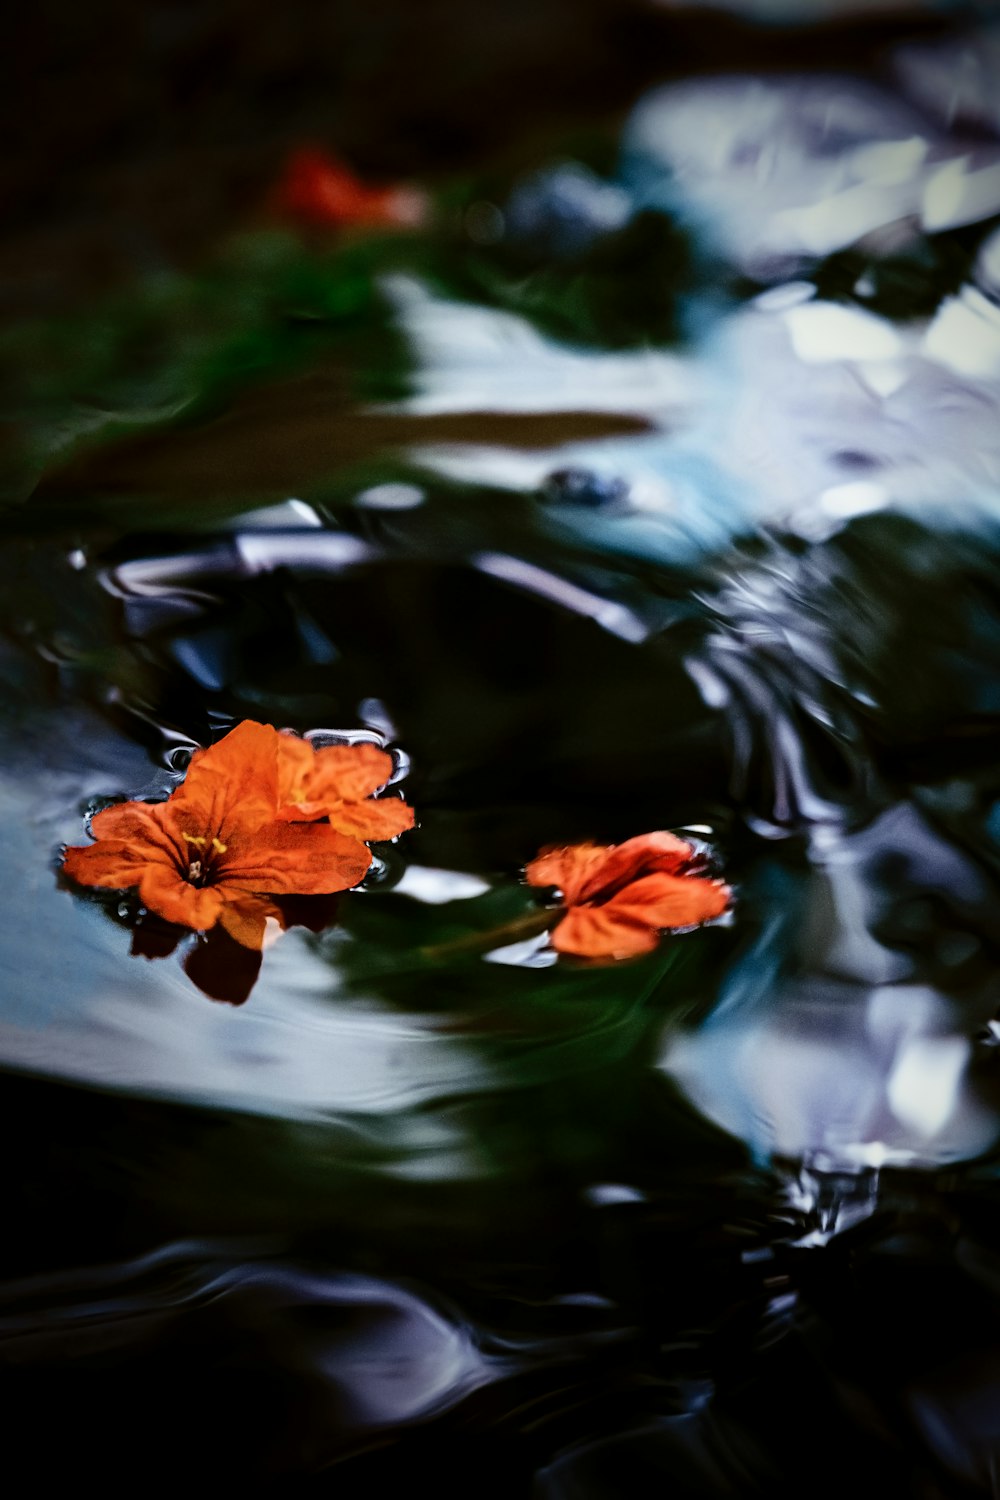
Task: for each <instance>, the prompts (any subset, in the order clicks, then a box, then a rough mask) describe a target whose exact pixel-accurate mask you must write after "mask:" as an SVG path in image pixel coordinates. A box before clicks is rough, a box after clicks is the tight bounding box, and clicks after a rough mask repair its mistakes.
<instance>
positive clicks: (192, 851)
mask: <svg viewBox="0 0 1000 1500" xmlns="http://www.w3.org/2000/svg"><path fill="white" fill-rule="evenodd" d="M291 746H296V747H298V749H297V751H291V750H290V749H289V747H291ZM336 748H337V750H338V751H339V752H340V753H339V755H338V756H337V765H338V766H339V767H340V770H341V773H342V774H341V799H340V803H338V799H337V798H336V796H335V795H334V788H335V781H336V778H335V776H334V774H333V771H332V768H331V767H330V763H328V762H324V761H322V757H323V756H324V755H328V754H330V753H331V752H330V751H321V752H319V753H316V752H314V751H313V749H312V747H311V746H310V745H308V744H307V742H305V741H301V740H295V739H293V738H292V737H291V736H288V735H283V734H279V733H278V731H277V730H276V729H272V728H271V727H270V726H268V725H265V724H256V723H254V722H253V721H252V720H249V719H248V720H246V721H244V722H243V723H242V724H239V725H238V726H237V727H236V728H235V729H233V730H232V731H231V732H230V733H229V734H227V735H226V736H225V738H224V739H221V740H220V741H219V742H218V744H216V745H213V746H211V748H210V749H207V750H196V751H195V753H194V755H193V756H192V757H191V764H190V767H189V768H188V773H187V776H186V777H185V779H184V781H183V783H182V784H181V785H180V786H179V787H178V788H177V790H176V791H174V792H173V793H172V794H171V796H170V797H168V798H167V800H166V801H165V802H152V803H150V802H124V803H119V804H116V805H114V806H112V807H107V808H105V809H104V810H103V811H102V812H99V813H97V814H96V816H95V817H94V818H93V820H92V823H91V832H92V833H93V835H94V838H95V840H96V842H95V843H93V844H90V845H86V846H83V847H74V848H71V849H67V850H66V853H65V856H64V859H63V869H64V871H65V872H66V874H67V875H68V876H69V877H70V879H72V880H75V881H76V882H77V883H78V884H80V885H88V886H99V887H104V888H106V889H110V890H129V889H133V888H138V891H139V897H140V899H141V901H142V903H143V905H144V906H146V907H147V908H148V909H149V910H150V911H151V912H155V913H156V914H157V915H158V916H160V917H163V918H165V919H166V920H167V921H168V922H173V923H176V924H177V925H179V926H181V927H188V928H192V929H193V930H195V931H197V932H204V931H207V930H208V929H210V928H213V927H215V926H216V924H218V925H219V926H220V927H222V928H223V929H224V931H225V932H226V933H228V934H229V936H230V937H232V938H234V939H235V940H236V942H237V943H240V944H241V945H242V946H243V947H245V948H251V949H260V948H261V946H262V945H263V940H264V932H265V928H266V925H267V921H268V919H269V918H270V919H273V920H275V921H276V922H277V923H278V924H279V925H280V926H285V925H287V923H286V920H285V917H284V914H283V910H282V906H281V905H280V901H275V900H274V899H272V898H283V897H288V896H292V895H296V896H300V895H304V896H324V895H330V894H332V893H333V892H336V891H344V890H349V889H350V888H351V886H355V885H357V884H358V882H359V881H360V880H361V879H362V877H363V876H364V874H365V872H366V871H367V869H368V866H369V865H370V864H371V858H372V856H371V850H370V849H368V848H367V846H366V844H365V843H364V842H363V840H364V839H366V838H372V839H374V838H389V837H392V836H393V834H390V833H387V832H385V831H384V828H385V827H389V826H392V827H393V833H395V832H399V831H401V829H400V827H399V826H398V825H400V824H403V826H406V827H409V826H410V824H411V823H412V818H413V815H412V812H411V810H410V809H409V808H406V809H405V818H404V816H403V815H401V814H400V813H390V814H388V815H387V816H385V817H383V818H382V820H381V823H380V821H379V819H380V815H379V813H378V812H377V811H376V810H377V809H378V807H379V804H378V803H375V802H372V801H370V799H369V800H364V801H362V802H361V803H360V804H359V806H360V808H361V809H364V808H369V807H370V808H371V809H372V811H371V812H370V813H368V814H365V813H363V812H361V811H356V812H355V813H354V814H353V831H352V832H350V833H348V832H345V831H344V830H343V829H342V828H341V827H339V826H333V825H332V824H331V823H329V822H321V821H319V820H320V819H321V818H323V817H325V816H326V813H327V811H328V810H336V808H337V807H338V805H341V804H342V805H343V806H344V807H345V808H354V807H355V805H356V804H355V803H354V802H353V801H352V798H353V797H354V796H355V794H356V790H357V786H358V784H359V782H358V777H357V775H354V776H352V775H351V774H350V773H351V771H352V770H353V771H355V772H357V771H358V768H359V766H362V765H363V766H364V767H365V770H364V771H363V772H362V773H361V781H362V782H363V783H364V784H365V785H366V786H369V789H370V790H374V785H370V783H371V781H372V776H373V775H374V765H373V757H372V754H370V753H369V752H371V751H374V753H375V754H376V755H378V756H381V757H382V761H380V762H379V769H380V770H382V769H384V766H383V762H385V763H388V767H389V771H391V766H392V762H391V760H390V758H389V756H388V755H385V753H384V752H383V751H378V750H377V749H376V747H374V746H356V747H351V746H344V747H336ZM305 756H308V757H309V758H310V765H311V768H312V770H313V774H315V771H316V769H317V768H318V767H319V765H320V764H322V766H323V774H322V777H321V779H320V780H319V782H318V783H317V787H316V790H317V791H318V792H319V793H321V797H320V798H319V799H317V797H314V796H313V795H312V793H313V790H314V788H313V786H312V783H311V781H310V778H309V776H306V775H304V776H303V777H302V778H301V779H300V781H297V782H296V783H295V785H294V786H293V785H292V778H291V777H290V775H289V772H288V766H289V764H290V763H301V762H302V761H303V760H304V757H305ZM389 771H386V774H385V775H383V776H381V777H380V778H379V780H378V781H377V782H376V783H375V784H377V785H381V784H382V782H384V781H385V780H386V779H387V776H388V774H389ZM303 787H304V788H306V789H307V790H308V792H309V794H310V801H309V802H308V804H304V805H303V807H302V808H294V807H289V806H287V805H286V804H287V803H288V801H289V795H288V794H289V793H290V792H292V791H294V792H296V793H297V792H298V791H300V790H302V789H303ZM345 793H346V795H345ZM396 805H397V804H396V803H395V802H393V804H392V806H393V807H395V806H396ZM398 806H400V807H403V806H404V804H402V803H399V804H398ZM306 807H308V811H306V810H305V808H306ZM350 816H351V815H350V814H345V815H344V817H343V819H342V821H343V822H345V823H346V822H349V821H350ZM303 818H305V819H308V821H293V820H298V819H303ZM365 830H367V831H365Z"/></svg>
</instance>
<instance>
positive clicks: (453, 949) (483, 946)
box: [420, 907, 561, 962]
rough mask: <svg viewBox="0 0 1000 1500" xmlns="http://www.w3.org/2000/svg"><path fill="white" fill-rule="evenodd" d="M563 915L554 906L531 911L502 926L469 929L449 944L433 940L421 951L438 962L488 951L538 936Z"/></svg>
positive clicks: (422, 954)
mask: <svg viewBox="0 0 1000 1500" xmlns="http://www.w3.org/2000/svg"><path fill="white" fill-rule="evenodd" d="M560 915H561V913H560V912H559V910H558V909H557V908H554V907H550V908H549V909H548V910H547V911H529V912H528V913H527V914H526V915H525V916H523V917H517V918H515V920H514V921H513V922H505V923H504V925H503V926H502V927H490V928H489V929H488V930H487V931H486V932H468V933H466V934H465V936H464V937H460V938H452V939H451V940H450V941H449V942H447V943H433V944H432V945H431V946H430V947H428V948H421V950H420V954H421V957H423V958H426V959H429V960H430V961H431V962H437V960H438V959H441V958H452V957H453V956H456V955H458V954H461V953H488V952H489V951H490V949H491V948H500V947H503V946H504V945H505V944H506V943H516V942H517V941H518V939H519V938H529V937H536V936H537V935H538V933H540V932H547V931H548V929H549V928H550V927H551V926H552V925H553V923H554V922H556V921H557V920H558V918H559V916H560Z"/></svg>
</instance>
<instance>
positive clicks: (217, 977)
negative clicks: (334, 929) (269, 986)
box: [129, 895, 339, 1005]
mask: <svg viewBox="0 0 1000 1500" xmlns="http://www.w3.org/2000/svg"><path fill="white" fill-rule="evenodd" d="M338 899H339V897H338V896H337V895H333V896H289V897H286V898H284V899H282V900H280V901H275V903H274V904H275V905H276V906H278V907H279V908H280V910H281V925H282V928H283V929H287V928H289V927H305V928H307V929H308V930H309V931H310V932H323V931H324V930H325V929H326V928H327V927H331V926H332V925H333V923H334V922H335V921H336V919H337V904H338ZM182 943H185V944H187V945H188V948H187V952H186V953H185V955H184V960H183V969H184V972H185V974H186V975H187V977H188V979H190V981H191V983H192V984H194V985H195V986H196V987H197V988H198V989H199V990H200V991H201V992H202V994H203V995H206V996H207V997H208V999H209V1000H218V1001H221V1002H223V1003H224V1004H226V1005H242V1004H243V1003H244V1002H245V1001H246V1000H247V999H248V998H249V996H250V992H251V990H252V989H253V987H254V985H255V984H256V983H257V978H258V976H259V974H260V970H261V965H262V963H263V961H264V953H263V950H262V949H259V948H245V947H244V946H243V944H242V943H238V942H236V940H235V938H232V937H230V935H229V933H228V932H226V931H225V929H224V928H222V927H218V926H217V927H213V928H211V929H210V930H209V931H208V932H206V933H202V934H200V935H198V936H196V937H193V936H192V933H191V931H190V929H189V928H187V927H181V926H179V925H177V924H176V923H174V922H165V921H164V920H163V919H162V918H161V917H156V916H153V915H152V914H150V913H146V914H145V915H144V916H142V917H141V918H139V919H138V920H136V922H135V925H134V926H133V927H132V943H131V947H130V949H129V952H130V953H131V955H132V957H133V958H146V959H158V958H170V957H171V956H172V955H173V954H174V953H175V952H176V951H177V949H178V947H179V946H180V945H181V944H182Z"/></svg>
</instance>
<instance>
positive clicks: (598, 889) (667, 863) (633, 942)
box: [525, 833, 730, 958]
mask: <svg viewBox="0 0 1000 1500" xmlns="http://www.w3.org/2000/svg"><path fill="white" fill-rule="evenodd" d="M699 869H700V861H699V858H698V855H697V854H696V852H695V850H694V849H693V848H692V847H691V845H690V844H686V843H685V842H684V841H683V839H679V838H675V837H674V835H673V834H672V833H645V834H642V835H641V836H640V837H639V838H634V839H628V840H627V841H626V842H625V843H624V844H612V845H610V846H607V845H599V844H573V845H571V846H570V847H568V848H563V849H545V850H543V851H542V853H541V854H539V855H538V857H537V859H533V860H532V861H531V863H530V864H529V865H528V867H527V869H526V871H525V875H526V878H527V881H528V884H529V885H536V886H555V887H557V888H558V890H559V892H560V894H561V904H562V906H563V908H564V910H565V915H564V916H563V918H562V921H561V922H559V924H558V926H557V927H556V928H555V929H554V931H553V933H552V946H553V947H554V948H556V949H558V951H559V952H560V953H572V954H575V955H576V956H578V957H580V958H635V957H636V956H637V955H638V954H640V953H649V952H651V950H652V949H653V948H655V947H656V944H657V941H658V940H659V935H660V933H661V932H663V931H665V930H668V929H672V928H677V927H696V926H698V924H699V923H701V922H707V921H709V920H710V919H711V918H712V917H718V916H721V915H722V913H723V912H724V911H725V910H726V907H727V906H728V905H729V900H730V891H729V888H728V886H726V885H724V884H723V883H722V881H721V880H710V879H708V878H707V877H705V876H704V875H702V874H700V873H698V871H699Z"/></svg>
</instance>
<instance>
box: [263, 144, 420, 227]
mask: <svg viewBox="0 0 1000 1500" xmlns="http://www.w3.org/2000/svg"><path fill="white" fill-rule="evenodd" d="M273 201H274V206H275V208H276V210H277V211H278V212H279V213H281V214H283V215H284V216H285V217H286V218H288V219H293V220H294V221H295V222H296V223H298V224H302V225H304V226H305V227H307V228H321V229H322V228H337V227H347V226H350V225H371V226H376V227H378V226H392V225H397V226H402V227H409V226H414V225H417V224H419V223H420V222H421V221H422V219H423V217H424V214H425V211H426V207H427V203H426V198H425V196H424V194H423V193H421V192H420V191H419V190H417V189H416V188H410V187H371V186H370V185H369V184H368V183H366V182H362V181H361V179H360V178H359V177H356V176H355V175H354V173H353V172H352V171H351V169H350V168H349V167H348V166H346V165H345V164H344V162H342V161H339V160H338V159H337V157H335V156H331V155H330V153H329V152H327V151H324V150H323V149H322V148H321V147H318V146H300V147H299V148H298V149H297V150H295V151H293V152H292V154H291V156H290V157H289V158H288V161H287V163H286V165H285V170H284V173H283V175H282V177H281V179H280V180H279V182H278V184H277V187H276V188H275V191H274V194H273Z"/></svg>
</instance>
